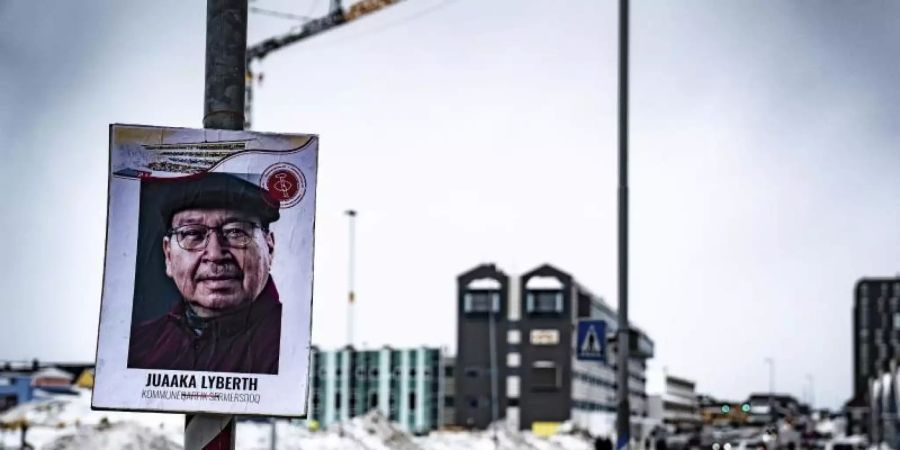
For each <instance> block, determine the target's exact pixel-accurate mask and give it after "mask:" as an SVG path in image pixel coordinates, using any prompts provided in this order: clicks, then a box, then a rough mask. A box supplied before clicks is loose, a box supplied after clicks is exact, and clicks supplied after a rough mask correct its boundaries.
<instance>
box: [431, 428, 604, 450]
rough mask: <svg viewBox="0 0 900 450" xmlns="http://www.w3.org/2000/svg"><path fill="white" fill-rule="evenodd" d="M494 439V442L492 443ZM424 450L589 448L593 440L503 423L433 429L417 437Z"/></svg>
mask: <svg viewBox="0 0 900 450" xmlns="http://www.w3.org/2000/svg"><path fill="white" fill-rule="evenodd" d="M495 440H496V444H495ZM417 443H418V444H419V445H420V446H421V448H423V449H424V450H451V449H466V450H495V449H500V450H518V449H522V450H591V449H593V442H592V441H591V440H590V438H588V437H586V436H579V435H574V434H558V435H554V436H551V437H549V438H543V437H539V436H535V435H534V434H533V433H531V432H529V431H518V430H510V429H509V428H507V427H506V426H504V425H503V424H502V423H501V424H498V425H495V426H494V427H492V428H491V429H490V430H487V431H473V432H459V431H457V432H450V431H435V432H432V433H431V434H429V435H428V436H426V437H422V438H418V439H417Z"/></svg>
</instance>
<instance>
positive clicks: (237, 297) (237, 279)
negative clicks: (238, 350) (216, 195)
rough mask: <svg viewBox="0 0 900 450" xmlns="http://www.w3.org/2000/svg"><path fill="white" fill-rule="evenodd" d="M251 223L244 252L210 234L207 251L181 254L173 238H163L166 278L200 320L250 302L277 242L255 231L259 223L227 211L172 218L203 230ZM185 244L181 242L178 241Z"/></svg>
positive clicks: (189, 212)
mask: <svg viewBox="0 0 900 450" xmlns="http://www.w3.org/2000/svg"><path fill="white" fill-rule="evenodd" d="M241 222H243V223H252V224H254V225H255V226H253V227H252V228H250V241H249V243H247V244H246V246H244V247H243V248H236V247H234V246H232V245H229V243H228V241H227V240H226V239H225V238H224V237H223V234H221V233H219V232H216V231H210V233H209V236H208V237H207V242H206V246H205V247H203V246H200V247H199V248H198V249H196V250H185V249H184V248H182V246H181V245H179V243H178V242H177V241H176V240H177V236H176V235H167V236H166V237H164V238H163V253H165V257H166V275H168V276H169V277H170V278H172V280H173V281H175V285H176V286H177V287H178V290H179V291H180V292H181V295H182V296H183V297H184V299H185V300H186V301H187V302H188V303H190V304H191V306H192V307H193V309H194V311H196V312H197V314H198V315H200V316H201V317H213V316H216V315H218V314H221V313H223V312H227V311H228V310H230V309H233V308H235V307H237V306H241V305H245V304H248V303H250V302H252V301H253V300H254V299H255V298H256V297H257V296H258V295H259V293H260V292H262V290H263V287H265V285H266V281H267V280H268V279H269V269H270V268H271V266H272V256H273V254H274V250H275V238H274V236H273V235H272V233H271V232H270V231H265V230H263V229H261V228H260V227H259V225H260V222H259V218H258V217H255V216H254V215H252V214H247V213H244V212H241V211H235V210H230V209H186V210H183V211H180V212H178V213H176V214H175V215H174V216H173V217H172V223H171V226H172V228H173V229H179V227H183V226H185V225H205V226H207V227H210V228H216V227H223V226H225V227H226V228H230V227H233V226H236V225H240V223H241ZM182 242H184V241H182Z"/></svg>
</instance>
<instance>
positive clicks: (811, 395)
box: [806, 374, 816, 410]
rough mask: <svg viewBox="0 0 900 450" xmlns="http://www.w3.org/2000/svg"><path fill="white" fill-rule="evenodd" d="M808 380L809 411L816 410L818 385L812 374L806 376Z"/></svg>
mask: <svg viewBox="0 0 900 450" xmlns="http://www.w3.org/2000/svg"><path fill="white" fill-rule="evenodd" d="M806 379H807V380H809V409H810V410H814V409H815V408H816V406H815V403H816V384H815V378H813V376H812V375H811V374H806Z"/></svg>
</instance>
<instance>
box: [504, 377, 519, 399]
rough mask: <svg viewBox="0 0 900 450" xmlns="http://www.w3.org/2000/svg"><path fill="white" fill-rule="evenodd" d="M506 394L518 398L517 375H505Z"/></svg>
mask: <svg viewBox="0 0 900 450" xmlns="http://www.w3.org/2000/svg"><path fill="white" fill-rule="evenodd" d="M506 396H507V397H509V398H519V377H518V376H516V375H510V376H508V377H506Z"/></svg>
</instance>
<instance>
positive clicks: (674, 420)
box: [649, 374, 702, 432]
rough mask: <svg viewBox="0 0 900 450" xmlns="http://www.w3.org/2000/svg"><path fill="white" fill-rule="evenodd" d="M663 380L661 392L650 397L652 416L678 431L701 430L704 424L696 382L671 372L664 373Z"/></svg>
mask: <svg viewBox="0 0 900 450" xmlns="http://www.w3.org/2000/svg"><path fill="white" fill-rule="evenodd" d="M662 381H663V386H662V389H661V392H660V393H659V394H655V395H651V396H650V398H649V404H650V406H649V410H650V416H651V417H653V418H655V419H657V420H658V421H660V422H662V423H664V424H665V425H668V426H670V427H672V428H673V429H675V430H677V431H678V432H683V431H694V430H699V429H700V427H701V425H702V424H701V418H700V404H699V402H698V400H697V392H696V391H695V389H694V388H695V383H694V382H693V381H691V380H688V379H685V378H679V377H675V376H672V375H669V374H664V375H663V380H662Z"/></svg>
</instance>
